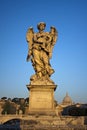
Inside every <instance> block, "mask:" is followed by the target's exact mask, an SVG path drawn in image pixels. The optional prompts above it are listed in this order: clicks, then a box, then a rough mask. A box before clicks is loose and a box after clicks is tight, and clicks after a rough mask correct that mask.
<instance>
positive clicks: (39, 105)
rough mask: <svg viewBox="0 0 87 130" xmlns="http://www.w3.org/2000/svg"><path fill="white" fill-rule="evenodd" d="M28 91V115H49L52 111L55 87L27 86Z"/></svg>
mask: <svg viewBox="0 0 87 130" xmlns="http://www.w3.org/2000/svg"><path fill="white" fill-rule="evenodd" d="M27 87H28V89H29V90H30V96H29V113H41V114H50V113H52V112H53V111H54V90H55V89H56V85H36V86H35V85H32V86H31V85H27Z"/></svg>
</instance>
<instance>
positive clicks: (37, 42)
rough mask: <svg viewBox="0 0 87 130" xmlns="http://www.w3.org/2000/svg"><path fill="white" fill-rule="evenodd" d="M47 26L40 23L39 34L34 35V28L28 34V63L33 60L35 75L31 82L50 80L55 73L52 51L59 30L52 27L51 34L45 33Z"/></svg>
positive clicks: (38, 26)
mask: <svg viewBox="0 0 87 130" xmlns="http://www.w3.org/2000/svg"><path fill="white" fill-rule="evenodd" d="M45 27H46V24H45V23H44V22H40V23H39V24H38V25H37V29H38V30H39V32H37V33H34V31H33V28H32V27H30V28H29V29H28V31H27V34H26V39H27V42H28V55H27V61H29V60H31V62H32V66H33V68H34V70H35V74H34V75H32V76H31V78H30V80H31V81H33V83H35V82H36V81H40V80H41V81H42V80H46V79H49V80H50V76H51V75H52V74H53V73H54V69H53V68H52V67H51V65H50V59H51V57H52V50H53V47H54V45H55V43H56V40H57V30H56V28H55V27H53V26H52V27H50V32H44V30H45Z"/></svg>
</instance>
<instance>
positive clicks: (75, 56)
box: [0, 0, 87, 103]
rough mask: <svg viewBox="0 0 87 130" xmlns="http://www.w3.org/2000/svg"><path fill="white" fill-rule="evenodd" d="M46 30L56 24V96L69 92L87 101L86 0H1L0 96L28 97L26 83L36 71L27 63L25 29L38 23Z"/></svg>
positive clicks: (54, 51)
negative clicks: (43, 23) (44, 26)
mask: <svg viewBox="0 0 87 130" xmlns="http://www.w3.org/2000/svg"><path fill="white" fill-rule="evenodd" d="M41 21H43V22H46V25H47V26H46V30H45V31H50V26H55V27H56V29H57V30H58V40H57V43H56V45H55V46H54V50H53V55H52V59H51V61H50V62H51V65H52V67H53V68H54V70H55V73H54V74H53V75H52V77H51V79H52V80H53V81H54V82H55V84H57V85H58V87H57V89H56V91H55V99H56V100H57V101H58V102H61V101H62V99H63V97H64V96H65V94H66V92H68V93H69V95H70V96H71V98H72V100H73V101H74V102H82V103H87V1H86V0H8V1H7V0H0V98H1V97H3V96H7V97H11V98H14V97H24V98H26V97H28V95H29V92H28V90H27V88H26V85H27V84H29V82H30V76H31V75H32V74H34V70H33V67H32V65H31V62H26V57H27V53H28V44H27V42H26V32H27V29H28V28H29V27H31V26H32V27H33V28H34V31H35V32H37V31H38V30H37V24H38V22H41Z"/></svg>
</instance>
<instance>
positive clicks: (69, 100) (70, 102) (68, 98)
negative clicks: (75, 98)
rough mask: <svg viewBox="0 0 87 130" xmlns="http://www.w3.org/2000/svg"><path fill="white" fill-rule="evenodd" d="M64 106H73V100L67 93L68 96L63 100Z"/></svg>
mask: <svg viewBox="0 0 87 130" xmlns="http://www.w3.org/2000/svg"><path fill="white" fill-rule="evenodd" d="M62 103H63V104H72V99H71V98H70V96H69V95H68V93H66V96H65V97H64V99H63V102H62Z"/></svg>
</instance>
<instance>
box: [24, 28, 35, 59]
mask: <svg viewBox="0 0 87 130" xmlns="http://www.w3.org/2000/svg"><path fill="white" fill-rule="evenodd" d="M33 35H34V31H33V28H32V27H31V28H29V29H28V31H27V34H26V40H27V42H28V56H27V60H29V59H30V57H31V55H32V44H33Z"/></svg>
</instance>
